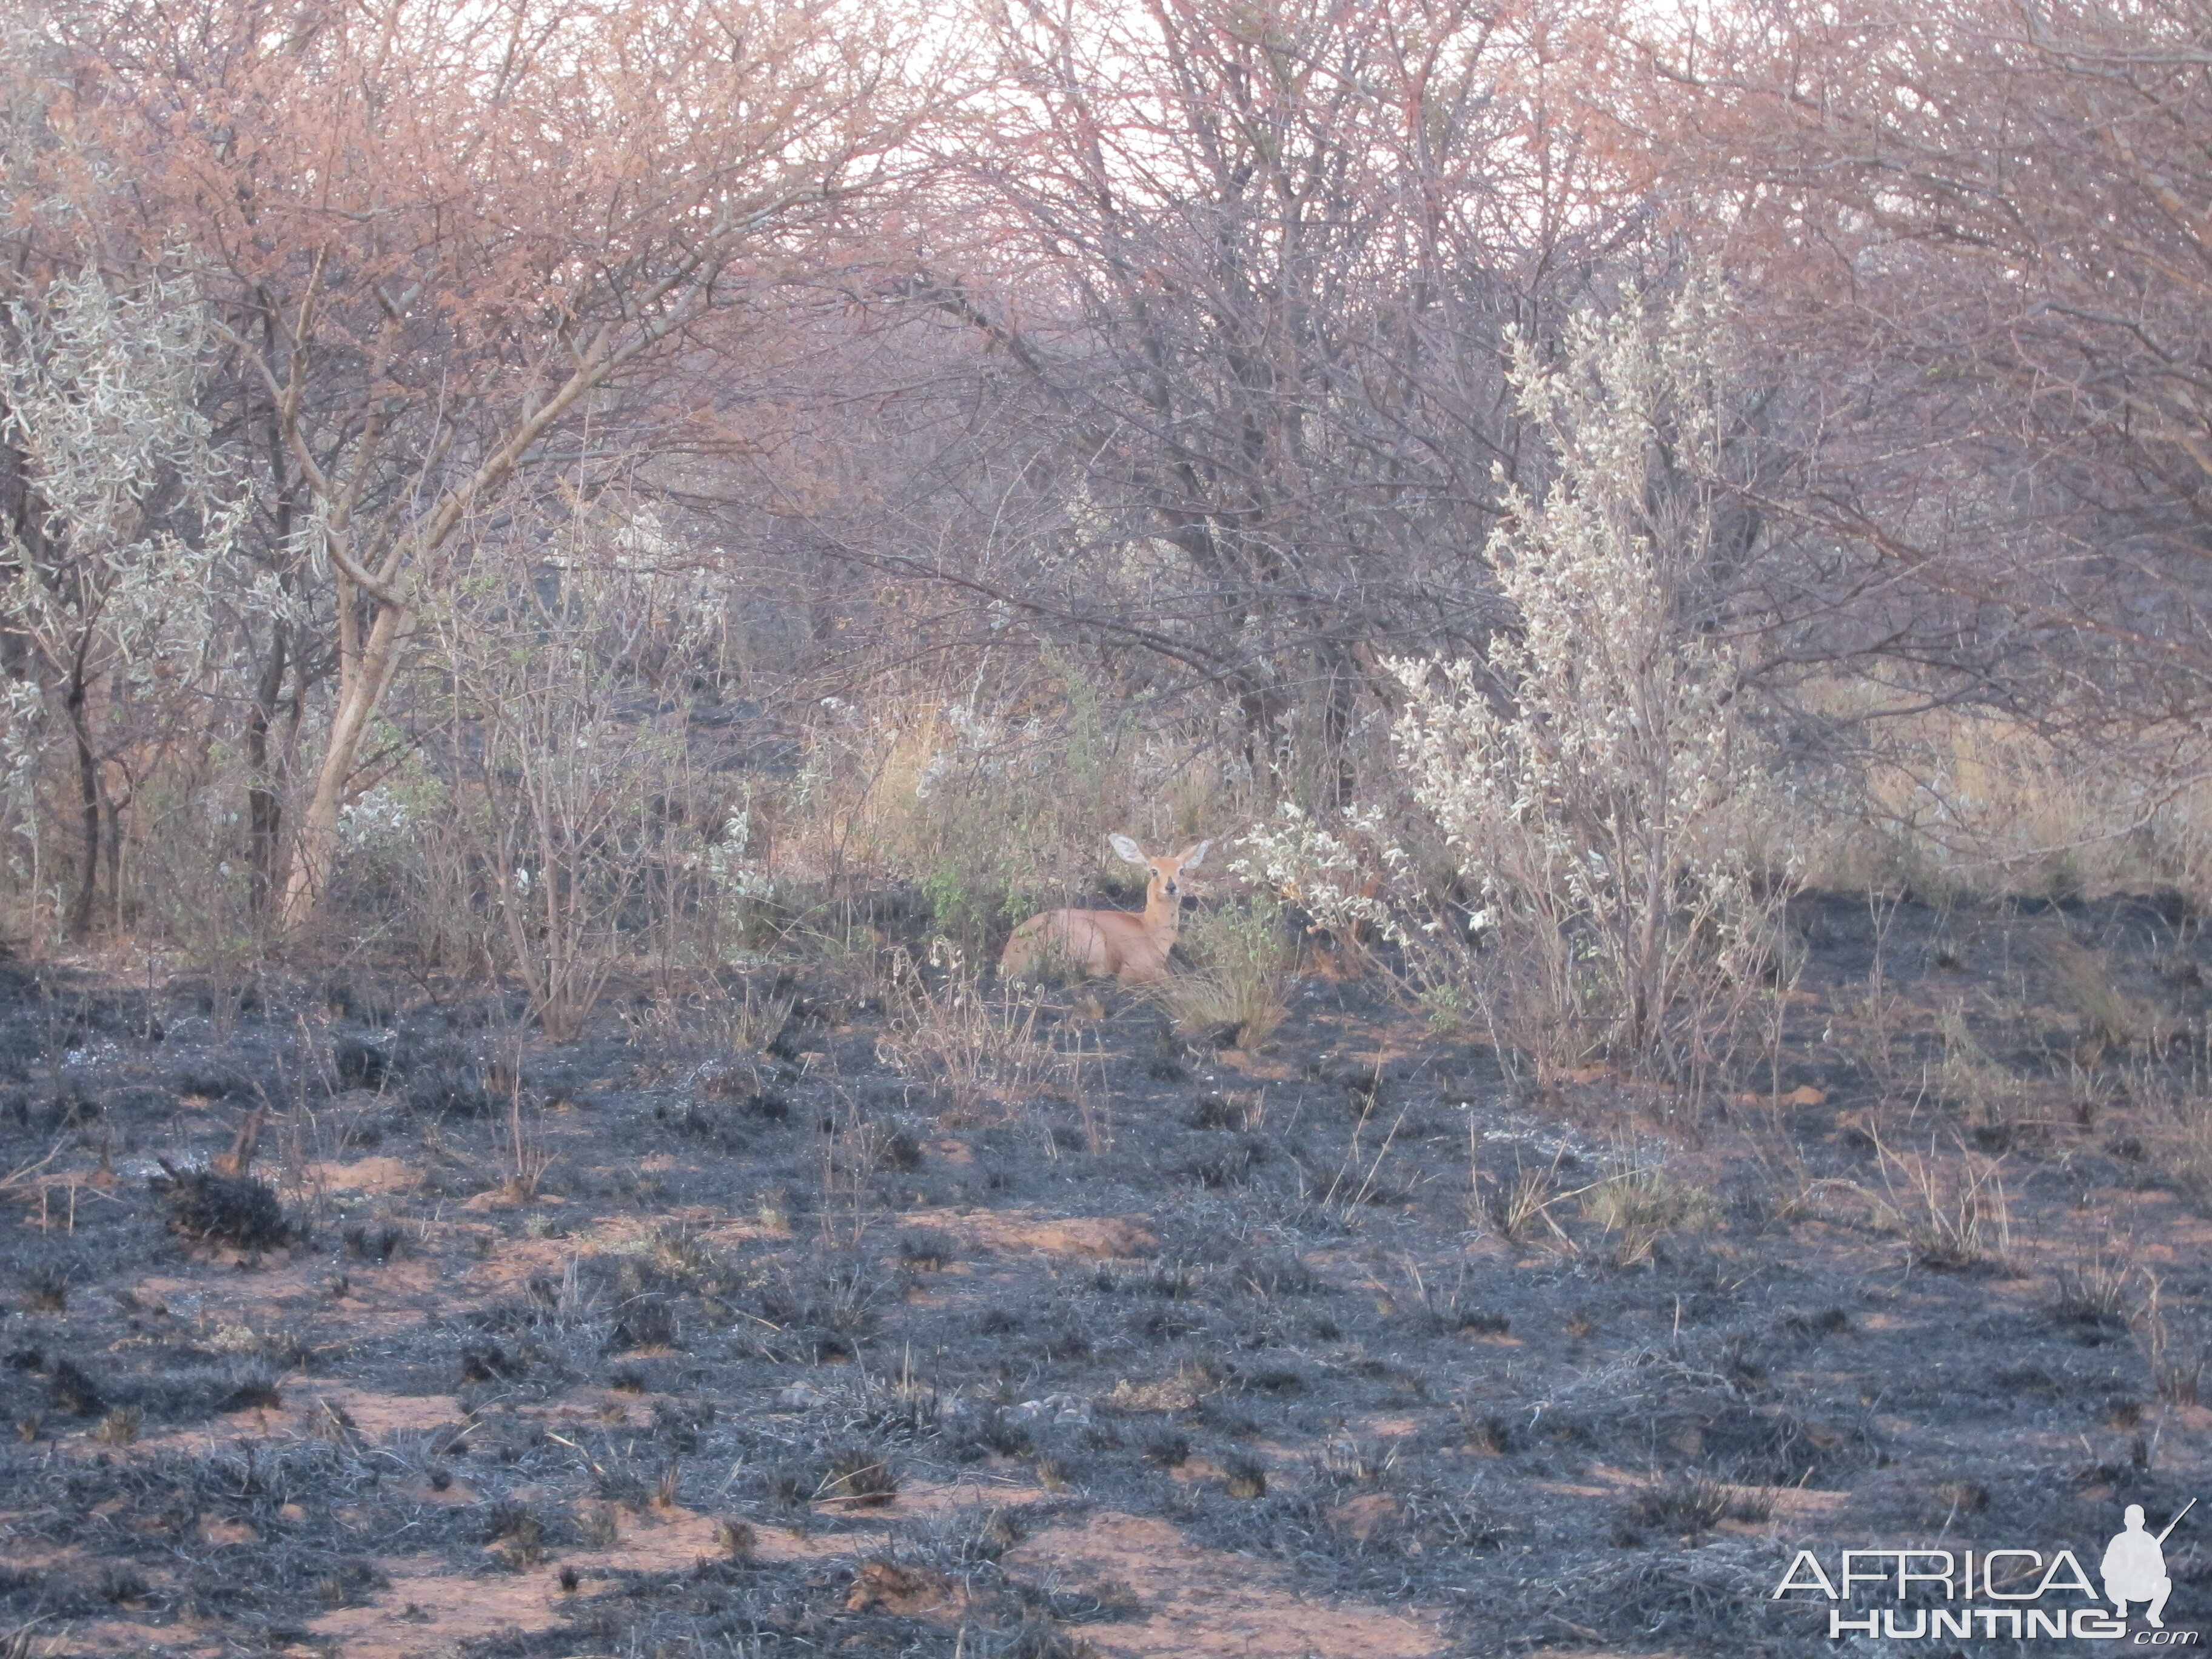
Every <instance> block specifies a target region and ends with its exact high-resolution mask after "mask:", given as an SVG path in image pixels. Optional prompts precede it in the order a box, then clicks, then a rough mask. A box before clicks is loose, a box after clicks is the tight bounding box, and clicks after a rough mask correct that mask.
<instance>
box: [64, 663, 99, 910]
mask: <svg viewBox="0 0 2212 1659" xmlns="http://www.w3.org/2000/svg"><path fill="white" fill-rule="evenodd" d="M86 690H87V688H86V685H85V673H84V659H83V657H82V654H80V655H79V656H78V658H77V659H76V665H75V666H73V667H72V668H71V669H70V686H69V696H68V697H67V698H66V699H65V700H64V703H63V707H64V708H66V709H67V710H68V711H69V722H70V734H71V736H73V737H74V738H76V782H77V811H78V813H79V815H80V817H81V819H82V823H83V825H84V861H83V863H82V865H81V866H79V869H78V876H77V884H76V898H75V899H74V900H73V901H71V902H70V918H69V932H70V938H71V939H82V938H84V937H85V936H86V935H87V934H88V933H91V932H92V911H93V906H94V903H95V902H97V901H98V898H99V895H100V760H99V757H97V756H95V755H94V753H93V750H92V730H91V727H90V726H88V724H87V723H86V719H85V712H84V704H85V692H86Z"/></svg>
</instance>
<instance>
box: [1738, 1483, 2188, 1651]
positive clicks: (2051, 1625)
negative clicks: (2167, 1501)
mask: <svg viewBox="0 0 2212 1659" xmlns="http://www.w3.org/2000/svg"><path fill="white" fill-rule="evenodd" d="M2196 1507H2197V1500H2196V1499H2195V1498H2191V1499H2190V1500H2189V1502H2188V1503H2187V1504H2184V1505H2183V1506H2182V1508H2181V1510H2180V1511H2179V1513H2178V1514H2176V1515H2175V1516H2174V1517H2173V1519H2172V1520H2171V1521H2169V1522H2166V1526H2165V1528H2163V1529H2162V1530H2160V1531H2159V1532H2155V1533H2154V1532H2152V1531H2151V1530H2150V1529H2149V1528H2148V1526H2147V1525H2146V1524H2145V1521H2144V1516H2143V1509H2142V1504H2129V1505H2128V1506H2127V1508H2126V1510H2124V1511H2123V1512H2122V1514H2121V1517H2120V1519H2121V1528H2120V1530H2119V1531H2118V1533H2116V1534H2113V1536H2112V1542H2111V1543H2109V1544H2107V1545H2106V1547H2105V1553H2104V1558H2103V1559H2102V1560H2101V1561H2100V1562H2099V1563H2098V1576H2099V1577H2100V1578H2101V1579H2102V1580H2103V1581H2104V1593H2103V1595H2101V1596H2100V1595H2099V1594H2098V1591H2097V1587H2096V1586H2095V1585H2094V1584H2093V1583H2091V1582H2090V1578H2089V1575H2088V1572H2087V1570H2086V1569H2085V1568H2084V1566H2083V1565H2082V1562H2081V1558H2080V1557H2078V1556H2076V1555H2075V1553H2074V1552H2073V1551H2072V1550H2070V1549H2057V1550H2050V1549H2002V1548H2000V1549H1970V1550H1947V1549H1897V1548H1885V1549H1848V1550H1844V1551H1841V1552H1839V1553H1838V1554H1837V1555H1836V1556H1835V1557H1834V1558H1833V1559H1834V1571H1833V1572H1832V1573H1831V1571H1830V1570H1829V1568H1828V1567H1827V1566H1826V1565H1823V1564H1822V1562H1821V1559H1820V1555H1819V1553H1816V1552H1814V1551H1813V1550H1799V1551H1798V1552H1797V1553H1796V1556H1795V1557H1794V1558H1793V1559H1791V1561H1790V1570H1789V1571H1787V1572H1785V1573H1784V1574H1783V1575H1782V1579H1781V1582H1780V1583H1778V1584H1776V1585H1775V1587H1774V1595H1773V1599H1775V1600H1780V1599H1781V1598H1783V1597H1784V1596H1798V1597H1803V1596H1808V1595H1809V1596H1812V1597H1814V1598H1818V1599H1819V1600H1824V1601H1827V1602H1828V1603H1829V1604H1830V1605H1829V1607H1828V1635H1829V1637H1830V1638H1831V1639H1832V1640H1841V1639H1842V1638H1844V1637H1846V1636H1866V1637H1873V1638H1879V1639H1881V1640H1885V1641H1891V1642H1912V1641H1941V1640H1944V1639H1946V1638H1960V1637H1981V1638H1984V1639H1996V1638H2010V1639H2011V1640H2013V1641H2015V1642H2019V1641H2033V1640H2037V1639H2045V1640H2048V1639H2051V1638H2063V1639H2070V1640H2074V1641H2090V1642H2115V1641H2122V1640H2128V1639H2129V1638H2130V1632H2129V1628H2128V1609H2129V1608H2130V1607H2133V1606H2141V1607H2142V1608H2143V1609H2144V1611H2143V1613H2142V1620H2143V1626H2144V1628H2142V1629H2140V1630H2137V1631H2136V1632H2133V1636H2132V1641H2131V1642H2130V1645H2132V1646H2136V1647H2155V1648H2165V1647H2195V1646H2197V1645H2198V1644H2200V1643H2201V1642H2202V1640H2203V1634H2202V1632H2197V1631H2193V1630H2168V1629H2167V1628H2166V1601H2167V1598H2168V1597H2170V1596H2171V1595H2172V1594H2173V1579H2172V1576H2171V1575H2170V1574H2169V1573H2168V1572H2167V1571H2166V1540H2167V1539H2168V1538H2170V1537H2172V1535H2173V1529H2174V1528H2176V1527H2178V1526H2179V1525H2180V1524H2181V1522H2182V1518H2183V1516H2186V1515H2187V1514H2188V1513H2189V1512H2190V1510H2193V1509H2195V1508H2196ZM1882 1602H1887V1606H1883V1605H1881V1603H1882ZM1870 1603H1871V1604H1872V1605H1869V1604H1870Z"/></svg>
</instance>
